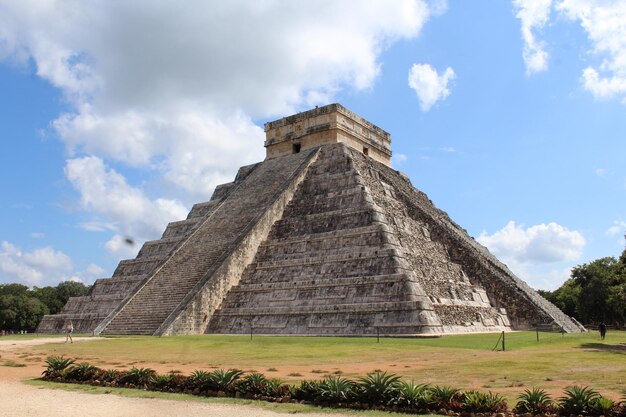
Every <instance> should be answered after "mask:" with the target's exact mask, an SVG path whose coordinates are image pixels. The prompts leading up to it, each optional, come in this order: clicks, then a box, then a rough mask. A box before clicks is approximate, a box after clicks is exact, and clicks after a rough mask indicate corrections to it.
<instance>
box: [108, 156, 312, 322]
mask: <svg viewBox="0 0 626 417" xmlns="http://www.w3.org/2000/svg"><path fill="white" fill-rule="evenodd" d="M312 154H313V152H311V151H309V152H304V153H301V154H297V155H293V156H292V157H287V158H281V160H280V161H279V160H268V161H265V162H264V163H263V164H260V165H259V166H258V167H257V168H256V169H254V170H252V172H247V175H245V179H244V178H243V177H244V175H238V177H239V178H240V181H237V180H236V181H235V183H234V185H232V186H229V187H228V189H227V193H228V196H227V197H226V198H224V199H223V200H221V201H220V203H219V204H217V205H214V206H213V207H212V208H209V209H208V210H209V212H210V214H209V215H204V214H202V213H203V211H204V210H205V209H207V207H208V206H209V204H204V205H202V206H196V207H195V208H194V210H192V212H191V213H190V215H189V219H196V218H201V219H202V220H201V223H200V224H199V225H198V226H197V227H196V228H195V229H194V230H193V232H192V233H191V234H190V236H189V238H188V239H186V241H185V243H184V244H182V245H181V246H180V247H179V248H178V249H177V250H176V251H175V252H174V253H173V254H172V255H171V256H170V257H169V258H168V260H167V261H166V262H165V263H163V265H161V266H160V267H159V268H158V269H157V270H156V271H155V272H154V273H153V274H152V275H151V276H150V278H149V279H148V280H147V281H146V282H145V283H143V285H142V286H141V288H140V289H139V291H137V293H136V294H134V295H133V297H132V298H131V299H129V300H127V302H125V303H124V304H123V305H122V306H120V307H119V308H118V310H117V311H116V312H115V315H114V317H113V318H112V320H111V321H110V323H108V324H107V325H106V327H105V328H104V329H103V331H102V333H103V334H160V333H161V332H162V331H166V328H167V326H164V323H166V322H168V318H170V316H172V317H171V320H173V319H174V318H175V315H176V313H177V312H178V313H180V312H181V311H182V310H184V309H185V306H186V305H187V304H186V301H185V299H186V297H188V296H193V295H194V294H195V293H196V292H197V291H198V288H196V287H197V286H198V285H199V283H201V282H203V280H206V279H209V278H210V277H211V276H212V275H213V273H214V272H215V271H216V270H217V269H218V268H219V267H220V266H221V265H222V263H223V262H224V260H225V258H226V257H227V256H229V254H230V253H231V252H232V251H233V249H234V248H235V247H237V245H238V244H239V242H240V240H241V239H242V237H243V236H245V234H246V232H247V231H248V229H249V227H250V226H251V225H253V224H254V222H255V220H256V219H257V218H258V215H259V213H262V212H263V211H264V210H265V209H266V208H267V207H268V206H269V205H270V204H272V203H273V202H274V200H275V199H276V196H277V194H278V193H280V192H281V191H282V190H283V189H284V188H286V183H288V182H289V181H290V180H291V179H292V177H293V174H294V173H295V172H297V171H299V170H301V169H303V166H304V164H305V162H306V161H307V160H308V159H309V158H310V157H311V155H312ZM225 190H226V187H223V188H222V189H219V188H218V189H216V192H215V194H214V196H216V195H217V196H218V197H221V196H222V195H223V194H225ZM189 219H188V220H189ZM180 227H182V226H180ZM164 236H166V235H164ZM167 236H170V235H169V234H167ZM121 267H122V268H124V270H126V268H128V269H129V270H133V269H132V268H133V267H134V266H133V265H130V264H128V265H127V264H124V265H121ZM187 301H189V300H187ZM171 320H170V321H171ZM163 326H164V327H163ZM161 327H163V329H162V330H161V331H159V329H160V328H161Z"/></svg>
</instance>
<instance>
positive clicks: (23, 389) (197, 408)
mask: <svg viewBox="0 0 626 417" xmlns="http://www.w3.org/2000/svg"><path fill="white" fill-rule="evenodd" d="M97 339H98V338H93V337H90V338H78V337H75V338H74V342H75V343H86V342H89V341H92V340H97ZM64 340H65V338H45V339H31V340H2V339H0V361H1V362H7V361H11V360H14V359H15V358H17V356H18V355H19V354H20V353H21V352H22V351H23V349H24V348H26V347H28V346H33V345H37V344H44V343H63V342H64ZM41 370H42V367H41V364H40V363H37V364H33V365H29V366H25V367H11V366H1V367H0V416H2V417H29V416H36V417H44V416H45V417H61V416H63V417H73V416H80V417H83V416H94V417H100V416H102V417H136V416H146V417H149V416H159V417H167V416H172V417H174V416H180V417H195V416H203V417H233V416H242V417H246V416H250V417H279V416H285V414H283V413H276V412H274V411H269V410H263V409H260V408H257V407H254V406H240V405H229V404H204V403H197V402H187V401H172V400H162V399H145V398H127V397H119V396H116V395H110V394H109V395H103V394H88V393H80V392H70V391H63V390H55V389H48V388H41V387H35V386H30V385H26V384H24V383H22V382H21V381H22V380H24V379H28V378H35V377H37V376H39V375H40V373H41ZM298 415H300V416H303V417H339V416H345V414H320V413H302V414H298Z"/></svg>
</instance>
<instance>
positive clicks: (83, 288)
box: [56, 281, 91, 305]
mask: <svg viewBox="0 0 626 417" xmlns="http://www.w3.org/2000/svg"><path fill="white" fill-rule="evenodd" d="M56 289H57V291H58V293H59V300H61V303H63V305H65V303H67V300H68V299H69V298H70V297H80V296H82V295H87V294H89V290H90V289H91V286H88V285H85V284H83V283H82V282H76V281H63V282H61V283H59V285H57V286H56Z"/></svg>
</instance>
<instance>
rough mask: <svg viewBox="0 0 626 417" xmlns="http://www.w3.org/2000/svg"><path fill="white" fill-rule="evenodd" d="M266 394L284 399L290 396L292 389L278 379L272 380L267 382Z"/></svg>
mask: <svg viewBox="0 0 626 417" xmlns="http://www.w3.org/2000/svg"><path fill="white" fill-rule="evenodd" d="M265 394H266V395H268V396H270V397H274V398H282V397H286V396H288V395H290V389H289V386H288V385H286V384H284V383H283V381H282V380H280V379H278V378H270V379H268V380H267V386H266V391H265Z"/></svg>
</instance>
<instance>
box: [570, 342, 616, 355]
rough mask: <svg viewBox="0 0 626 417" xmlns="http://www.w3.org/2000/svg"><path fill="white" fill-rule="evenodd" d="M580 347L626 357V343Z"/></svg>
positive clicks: (584, 344) (593, 344)
mask: <svg viewBox="0 0 626 417" xmlns="http://www.w3.org/2000/svg"><path fill="white" fill-rule="evenodd" d="M580 347H581V348H583V349H590V350H595V351H598V352H610V353H621V354H622V355H626V343H619V344H616V345H608V344H604V343H583V344H582V345H580Z"/></svg>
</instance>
